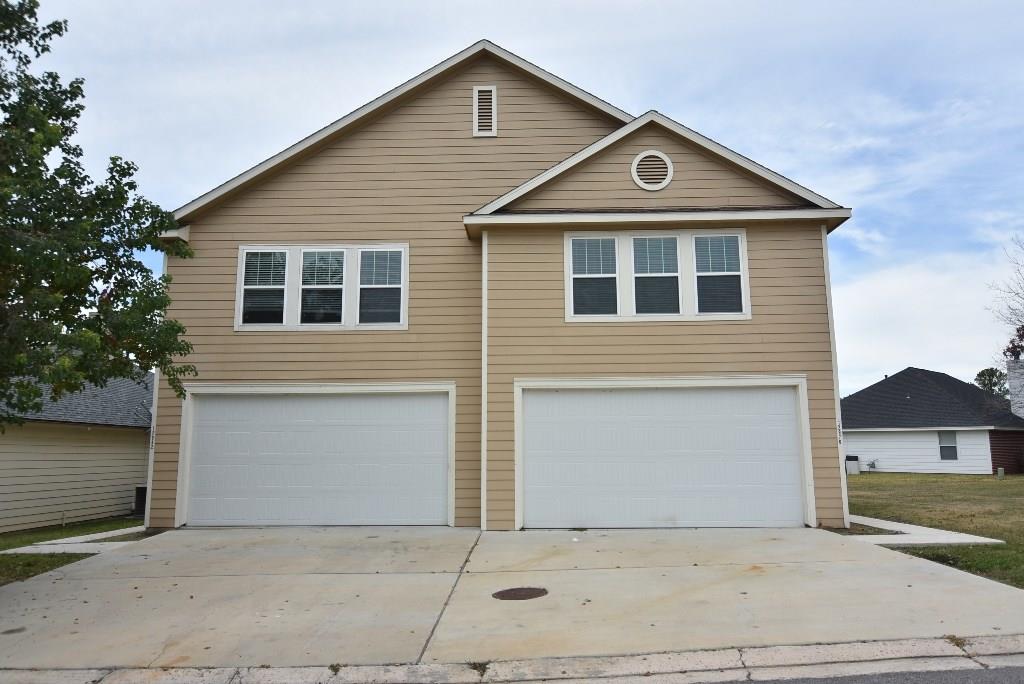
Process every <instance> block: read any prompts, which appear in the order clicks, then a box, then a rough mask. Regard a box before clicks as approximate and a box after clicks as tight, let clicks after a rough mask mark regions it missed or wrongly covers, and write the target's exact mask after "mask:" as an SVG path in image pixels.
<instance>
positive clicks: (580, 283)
mask: <svg viewBox="0 0 1024 684" xmlns="http://www.w3.org/2000/svg"><path fill="white" fill-rule="evenodd" d="M617 262H618V256H617V254H616V239H615V238H573V239H572V301H573V307H574V309H573V310H574V312H575V313H576V315H582V316H593V315H602V314H603V315H608V314H611V315H614V314H616V313H618V310H619V303H618V301H619V300H618V287H617V282H616V281H617V280H618V269H617Z"/></svg>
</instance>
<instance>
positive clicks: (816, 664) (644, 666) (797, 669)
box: [0, 635, 1024, 684]
mask: <svg viewBox="0 0 1024 684" xmlns="http://www.w3.org/2000/svg"><path fill="white" fill-rule="evenodd" d="M1019 666H1024V635H1006V636H996V637H978V638H966V639H965V638H960V637H955V636H949V637H946V638H944V639H904V640H899V641H860V642H852V643H839V644H817V645H802V646H768V647H762V648H727V649H721V650H714V651H688V652H679V653H655V654H647V655H631V656H615V657H586V658H543V659H537V660H508V661H496V662H492V663H465V664H461V663H460V664H436V665H378V666H365V665H363V666H347V667H341V666H337V665H332V666H325V667H255V668H231V667H226V668H152V669H123V670H0V684H37V683H38V684H42V683H43V682H46V683H47V684H136V683H142V682H145V683H146V684H186V683H189V684H191V683H193V682H194V683H197V684H355V683H356V682H380V683H398V682H403V683H406V684H418V683H423V684H426V683H428V682H450V683H453V684H486V683H490V682H493V683H495V684H499V683H502V682H523V681H532V682H558V683H559V684H577V683H581V682H585V681H592V680H595V679H605V680H607V681H609V682H611V681H615V682H629V683H630V684H704V683H711V682H738V681H779V680H786V679H795V678H804V677H841V676H848V675H870V674H881V673H891V672H938V671H949V670H985V669H990V668H1000V667H1019Z"/></svg>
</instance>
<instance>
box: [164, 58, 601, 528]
mask: <svg viewBox="0 0 1024 684" xmlns="http://www.w3.org/2000/svg"><path fill="white" fill-rule="evenodd" d="M477 85H496V86H497V88H498V97H497V101H498V136H497V137H473V136H472V118H471V117H472V93H473V86H477ZM618 125H619V124H617V123H616V122H615V121H613V120H611V119H610V118H609V117H608V116H607V115H605V114H599V113H596V112H594V111H591V110H590V109H587V108H585V107H583V106H582V105H580V104H578V103H577V102H576V101H574V100H571V99H570V98H568V97H567V96H565V95H564V94H562V93H559V92H556V91H555V90H553V89H551V88H550V87H547V86H544V85H541V84H540V83H539V82H537V81H535V80H533V79H532V78H530V77H528V76H526V75H524V74H522V73H520V72H518V71H516V70H514V69H512V68H510V67H505V66H502V65H500V64H499V63H498V62H497V61H495V60H492V59H489V58H485V59H481V60H477V61H474V62H471V63H469V64H467V65H464V66H463V67H461V68H460V69H459V71H457V72H456V73H453V74H451V75H450V76H448V77H446V79H445V80H444V81H443V82H440V83H437V84H432V85H431V87H430V88H428V89H425V90H423V91H421V92H419V93H416V94H415V95H414V96H412V97H411V98H407V99H406V100H404V101H403V102H402V103H400V104H399V105H398V106H396V107H395V108H392V109H390V110H389V111H388V112H386V113H384V114H382V115H380V116H379V117H377V118H375V119H374V120H373V121H372V122H370V123H368V124H366V125H364V126H363V127H361V128H359V129H358V130H356V131H354V132H351V133H348V134H346V135H345V136H343V137H341V138H340V139H338V140H336V141H335V142H333V143H331V144H329V145H327V146H326V147H324V148H323V149H321V150H320V151H318V152H317V153H316V154H313V155H312V156H308V157H306V158H305V159H303V160H300V161H298V162H297V163H295V164H293V165H292V166H290V167H288V168H287V169H285V170H283V171H281V172H280V173H278V174H277V175H275V176H273V177H272V178H270V179H269V180H266V181H265V182H262V183H260V184H258V185H255V186H254V187H253V188H252V189H251V190H248V191H246V192H244V193H242V194H239V195H237V196H235V197H234V198H232V199H230V200H229V201H227V202H226V203H224V204H222V205H220V206H218V207H216V208H215V209H214V210H212V211H211V212H209V213H207V214H205V215H204V216H202V217H201V218H200V219H198V220H196V221H195V222H193V223H192V225H191V229H190V242H191V245H192V248H193V250H194V252H195V257H194V258H192V259H190V260H187V261H185V260H180V259H175V258H171V259H169V260H168V273H169V274H170V275H171V276H172V277H173V279H174V282H173V284H172V285H171V296H172V298H173V304H172V306H171V308H170V310H169V312H168V315H169V316H171V317H173V318H176V319H177V320H179V321H181V322H182V323H184V325H185V326H186V327H187V328H188V339H189V341H191V342H192V344H193V345H194V348H195V349H194V352H193V353H192V354H191V355H190V357H189V358H188V361H189V362H191V363H194V364H195V365H196V367H197V368H198V371H199V377H198V378H197V379H196V381H197V382H213V381H217V382H273V381H279V382H377V381H429V380H435V381H442V380H454V381H455V382H456V384H457V393H456V400H457V406H456V411H457V418H456V423H457V424H456V439H455V441H456V453H455V478H456V481H455V487H456V489H455V520H456V524H458V525H478V524H479V522H480V401H481V397H480V385H481V382H480V375H481V358H480V354H481V248H480V242H479V241H475V242H474V241H470V240H469V239H468V238H467V237H466V233H465V228H464V226H463V224H462V217H463V215H465V214H467V213H469V212H471V211H473V210H475V209H477V208H478V207H480V206H481V205H483V204H485V203H486V202H488V201H489V200H491V199H493V198H494V197H496V196H499V195H501V194H503V193H505V192H507V191H508V190H510V189H512V188H514V187H515V186H517V185H519V184H520V183H522V182H524V181H526V180H528V179H529V178H531V177H533V176H535V175H537V174H538V173H540V172H542V171H544V170H545V169H547V168H549V167H550V166H552V165H553V164H555V163H556V162H558V161H560V160H562V159H564V158H566V157H568V156H570V155H571V154H572V153H574V152H576V151H578V150H579V149H581V148H583V147H585V146H586V145H588V144H590V143H592V142H594V141H595V140H597V139H598V138H600V137H603V136H604V135H607V134H608V133H610V132H611V131H612V130H614V129H615V128H616V127H617V126H618ZM342 241H344V242H349V243H352V242H375V241H376V242H408V243H409V246H410V248H409V281H410V291H409V327H408V330H407V331H387V332H380V331H377V332H371V331H348V332H305V331H303V332H280V333H277V332H270V333H268V332H244V333H239V332H234V330H233V312H234V300H235V278H236V266H237V257H238V247H239V245H242V244H265V243H291V244H303V243H317V244H319V243H330V242H342ZM159 407H160V410H159V415H158V421H157V428H156V449H155V454H156V455H155V463H154V472H153V492H152V510H151V519H150V524H151V525H152V526H154V527H169V526H172V525H173V524H174V506H175V491H176V480H177V460H178V453H179V434H180V416H181V401H180V400H179V399H177V398H176V397H175V396H174V394H173V393H172V392H170V391H169V389H168V387H167V384H166V382H163V383H162V384H161V388H160V396H159Z"/></svg>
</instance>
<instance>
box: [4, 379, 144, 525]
mask: <svg viewBox="0 0 1024 684" xmlns="http://www.w3.org/2000/svg"><path fill="white" fill-rule="evenodd" d="M152 383H153V381H152V375H150V376H149V377H148V378H147V379H146V382H145V383H143V384H139V383H136V382H134V381H132V380H127V379H120V378H119V379H115V380H111V381H110V382H109V383H108V384H107V386H106V387H95V386H92V385H89V386H87V387H86V388H85V389H84V390H83V391H81V392H78V393H75V394H70V395H66V396H64V397H62V398H61V399H60V400H58V401H55V402H47V403H46V404H45V405H44V406H43V409H42V411H40V412H39V413H36V414H32V415H28V416H25V421H24V423H22V424H21V425H10V426H8V427H7V429H6V430H5V431H4V433H3V434H0V532H9V531H12V530H24V529H29V528H33V527H44V526H46V525H58V524H62V523H69V522H76V521H79V520H91V519H94V518H106V517H110V516H115V515H126V514H128V513H131V512H132V510H133V507H134V505H135V494H136V492H135V490H136V488H137V487H141V486H144V485H145V484H146V473H147V465H148V463H149V428H150V423H151V422H152V416H151V414H150V404H151V402H152V397H153V384H152ZM140 512H141V511H140Z"/></svg>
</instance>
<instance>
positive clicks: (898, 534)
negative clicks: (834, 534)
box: [849, 515, 1006, 546]
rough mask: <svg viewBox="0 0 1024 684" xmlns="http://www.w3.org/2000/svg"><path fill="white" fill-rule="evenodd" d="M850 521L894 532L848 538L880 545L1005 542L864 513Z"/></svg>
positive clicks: (856, 535) (943, 544) (852, 517)
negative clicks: (872, 516) (870, 516)
mask: <svg viewBox="0 0 1024 684" xmlns="http://www.w3.org/2000/svg"><path fill="white" fill-rule="evenodd" d="M850 522H853V523H859V524H861V525H867V526H869V527H877V528H879V529H882V530H889V531H891V532H893V533H894V534H851V535H849V538H850V539H856V540H857V541H862V542H866V543H868V544H878V545H880V546H946V545H949V544H1005V543H1006V542H1004V541H1003V540H1001V539H989V538H988V537H978V536H975V535H973V534H964V533H962V532H950V531H949V530H940V529H937V528H934V527H922V526H921V525H908V524H907V523H898V522H892V521H889V520H881V519H879V518H869V517H867V516H864V515H851V516H850Z"/></svg>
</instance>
